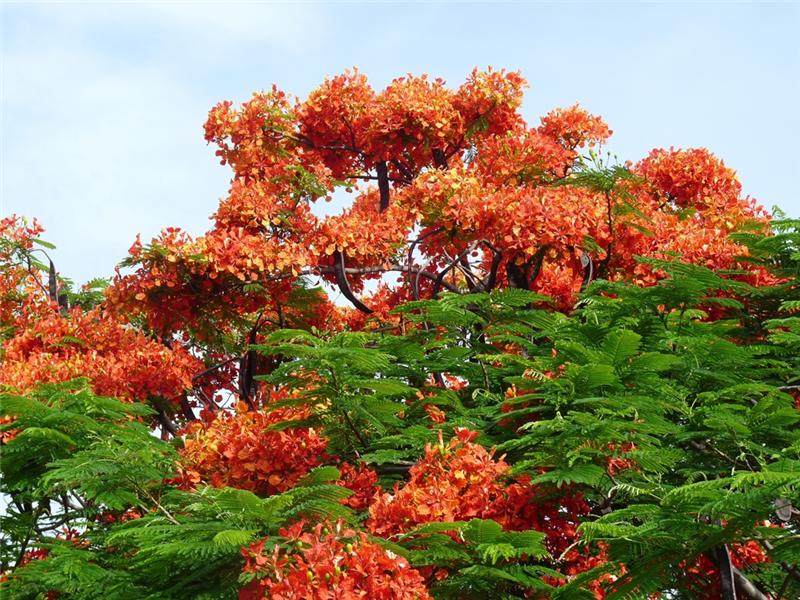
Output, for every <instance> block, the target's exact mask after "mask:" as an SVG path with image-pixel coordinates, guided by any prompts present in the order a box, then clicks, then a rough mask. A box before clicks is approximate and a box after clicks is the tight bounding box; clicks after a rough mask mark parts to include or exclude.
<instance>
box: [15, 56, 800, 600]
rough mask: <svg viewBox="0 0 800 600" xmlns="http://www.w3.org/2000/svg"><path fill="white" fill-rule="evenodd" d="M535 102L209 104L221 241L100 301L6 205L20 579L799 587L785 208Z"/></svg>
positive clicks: (22, 586)
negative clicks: (778, 216) (541, 110)
mask: <svg viewBox="0 0 800 600" xmlns="http://www.w3.org/2000/svg"><path fill="white" fill-rule="evenodd" d="M523 87H524V80H523V79H522V78H521V76H520V75H519V74H517V73H507V72H504V71H499V72H498V71H493V70H488V71H484V72H480V71H475V72H473V73H472V74H471V76H470V77H469V78H468V80H467V81H466V82H465V83H464V84H463V85H461V86H460V87H458V88H457V89H451V88H448V87H447V86H446V85H445V83H444V82H443V81H442V80H438V79H437V80H431V79H429V78H428V77H426V76H423V77H415V76H407V77H404V78H400V79H397V80H395V81H393V82H392V83H391V84H390V85H389V86H388V87H387V88H386V89H384V90H383V91H380V92H378V91H375V90H373V89H372V88H371V87H370V85H369V84H368V82H367V80H366V78H365V77H364V76H363V75H362V74H360V73H359V72H357V71H353V72H347V73H345V74H344V75H341V76H338V77H335V78H332V79H329V80H327V81H326V82H324V83H323V84H322V85H321V86H320V87H319V88H318V89H316V90H314V91H313V92H312V93H311V94H309V96H308V98H307V99H305V100H304V101H301V100H297V99H292V98H289V97H288V96H287V95H286V94H285V93H283V92H282V91H280V90H278V89H277V88H273V89H272V90H271V91H270V92H265V93H259V94H255V95H254V96H253V98H252V99H251V100H250V101H248V102H245V103H244V104H242V105H241V106H240V107H238V108H234V107H233V105H232V103H230V102H223V103H221V104H219V105H218V106H216V107H215V108H213V109H212V110H211V112H210V114H209V119H208V121H207V123H206V128H205V131H206V139H207V140H208V141H209V142H213V143H214V144H216V145H217V146H218V148H219V149H218V151H217V153H218V155H219V157H220V159H221V160H222V162H223V163H224V164H228V165H230V166H231V168H232V169H233V173H234V175H233V179H232V182H231V188H230V191H229V194H228V196H227V197H226V198H224V199H223V200H222V201H221V203H220V206H219V209H218V210H217V212H216V213H215V215H214V217H213V222H214V224H213V227H212V229H211V230H210V231H209V232H207V233H206V234H205V235H203V236H201V237H198V238H194V239H193V238H191V237H190V236H188V235H187V234H185V233H183V232H181V231H180V230H178V229H166V230H164V231H163V232H162V234H161V235H160V236H159V237H158V238H156V239H154V240H152V241H151V242H150V243H149V244H146V245H143V244H142V243H140V242H139V241H138V240H137V242H136V243H135V244H134V245H133V247H132V248H131V251H130V255H129V257H128V258H127V259H125V261H123V264H122V267H123V269H122V270H120V271H119V272H118V273H117V276H116V277H115V278H114V280H113V282H112V283H111V284H110V285H109V287H107V288H106V289H105V291H104V293H101V292H100V288H99V287H98V286H99V283H98V284H97V285H96V286H95V287H93V288H90V289H86V290H83V291H80V292H74V291H73V290H72V289H71V286H70V283H69V282H68V281H67V280H64V279H62V278H60V277H59V276H58V274H57V273H56V270H55V267H54V265H53V262H52V261H50V260H49V256H48V255H47V251H48V250H51V248H50V247H49V246H48V245H47V244H45V243H44V242H42V241H41V240H40V239H39V235H40V234H41V233H42V231H41V228H40V227H39V226H38V225H36V224H35V223H34V224H32V225H31V224H28V223H27V222H25V221H23V220H21V219H17V218H9V219H5V220H4V221H2V223H0V258H2V265H1V267H0V298H2V305H0V327H2V329H1V330H0V334H1V335H2V342H3V347H2V356H1V357H0V360H2V370H1V371H0V385H2V386H4V388H3V389H5V390H6V391H5V392H4V393H3V394H2V416H0V418H2V424H0V439H2V443H3V444H4V445H3V452H4V460H3V464H2V474H3V480H2V484H1V485H2V491H3V493H5V494H6V495H7V499H8V505H9V509H8V511H7V517H6V519H5V522H4V531H6V533H5V534H4V538H3V547H2V556H0V559H1V560H2V563H3V570H4V571H5V575H4V577H5V580H4V582H3V583H2V585H3V588H2V589H3V591H4V592H7V593H8V594H9V595H10V597H14V598H33V597H59V598H60V597H63V598H95V597H108V598H227V597H236V596H237V595H238V597H239V598H262V597H268V598H320V599H321V598H409V599H411V598H419V599H423V598H501V597H502V598H563V599H569V598H592V597H594V598H605V597H608V598H626V597H641V598H657V597H670V598H698V597H700V598H718V597H721V598H723V599H725V600H730V599H732V598H736V597H737V594H738V595H739V596H743V597H746V598H756V599H763V598H768V599H769V600H779V599H780V598H788V597H793V596H795V595H797V594H798V593H800V572H798V566H797V563H798V559H799V558H800V551H799V550H798V549H800V538H798V511H797V509H796V508H795V507H796V506H798V505H799V504H800V495H799V494H800V492H799V491H798V490H799V489H800V456H798V453H799V450H798V449H799V448H800V446H798V444H800V438H798V431H800V411H798V406H797V403H798V401H797V399H796V398H797V397H798V395H799V394H798V384H797V381H798V372H800V362H799V361H798V358H797V357H798V355H800V352H799V351H798V349H800V344H799V343H798V340H800V337H798V336H800V320H799V319H798V318H797V317H795V316H793V314H794V312H796V311H797V310H798V309H800V296H798V294H800V291H798V290H799V289H800V287H799V285H800V266H799V265H800V260H799V259H798V251H799V249H800V236H798V233H797V223H793V222H790V221H777V222H773V223H771V222H770V218H769V217H768V215H767V214H766V213H765V212H764V211H763V210H762V209H761V208H760V207H759V206H758V205H757V204H756V203H755V202H754V201H753V200H751V199H750V198H747V197H744V196H743V195H742V191H741V185H740V183H739V181H738V180H737V178H736V176H735V173H734V172H733V171H732V170H731V169H730V168H728V167H726V166H725V165H724V164H723V163H722V161H720V160H719V159H717V158H715V157H714V156H713V155H712V154H711V153H709V152H708V151H707V150H705V149H690V150H675V149H670V150H663V149H658V150H654V151H652V152H651V153H650V154H649V155H648V156H647V157H645V158H644V159H642V160H640V161H639V162H637V163H625V164H617V163H613V162H609V160H608V159H603V158H601V154H600V152H599V146H600V145H601V144H602V143H603V142H604V141H605V140H606V139H607V138H608V137H609V135H610V134H611V131H610V130H609V128H608V126H607V125H606V124H605V123H604V122H603V121H602V120H601V119H600V118H599V117H597V116H593V115H591V114H589V113H587V112H586V111H584V110H583V109H581V108H580V107H578V106H577V105H576V106H573V107H570V108H567V109H557V110H554V111H552V112H551V113H549V114H548V115H546V116H544V117H542V119H541V120H540V122H539V123H538V124H536V125H535V126H530V125H528V124H527V123H526V122H525V120H524V119H523V118H522V116H521V114H520V110H519V109H520V105H521V101H522V89H523ZM332 198H334V199H335V200H336V201H337V202H339V201H341V200H345V201H346V200H348V199H349V200H350V203H349V205H347V206H346V207H345V208H344V210H343V211H342V212H341V214H324V215H323V214H322V212H324V211H323V210H321V209H319V208H317V207H315V203H317V202H318V201H320V200H330V199H332ZM322 285H324V286H327V288H328V289H333V290H334V293H338V294H340V295H341V296H342V297H343V298H344V299H345V300H346V301H347V303H348V306H342V303H338V304H337V303H336V302H333V301H331V300H330V299H329V295H328V294H327V293H326V291H325V289H324V287H320V286H322ZM154 431H155V432H157V433H158V434H159V435H158V436H153V435H152V433H153V432H154ZM158 437H161V438H162V439H161V440H159V439H158Z"/></svg>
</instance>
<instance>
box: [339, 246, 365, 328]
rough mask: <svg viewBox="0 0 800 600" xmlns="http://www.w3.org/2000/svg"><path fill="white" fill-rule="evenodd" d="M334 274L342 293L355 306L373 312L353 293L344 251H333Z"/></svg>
mask: <svg viewBox="0 0 800 600" xmlns="http://www.w3.org/2000/svg"><path fill="white" fill-rule="evenodd" d="M333 274H334V276H335V277H336V283H337V285H338V286H339V289H340V290H341V291H342V294H344V297H345V298H347V299H348V300H350V302H351V303H352V304H353V306H355V307H356V308H357V309H358V310H360V311H361V312H363V313H366V314H371V313H372V309H371V308H369V307H368V306H367V305H366V304H364V303H363V302H361V300H359V299H358V298H356V295H355V294H354V293H353V290H352V288H351V287H350V282H349V281H347V270H346V268H345V265H344V252H339V251H338V250H336V251H335V252H334V253H333Z"/></svg>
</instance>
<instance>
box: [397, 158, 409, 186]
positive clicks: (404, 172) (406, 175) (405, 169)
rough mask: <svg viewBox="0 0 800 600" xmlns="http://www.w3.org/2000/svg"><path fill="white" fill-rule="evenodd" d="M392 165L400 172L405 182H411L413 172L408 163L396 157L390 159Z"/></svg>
mask: <svg viewBox="0 0 800 600" xmlns="http://www.w3.org/2000/svg"><path fill="white" fill-rule="evenodd" d="M392 166H393V167H394V168H395V169H397V170H398V171H399V172H400V175H402V176H403V178H404V179H405V182H406V183H411V182H412V181H413V180H414V173H413V172H412V171H411V169H409V168H408V165H406V164H405V163H403V162H402V161H400V160H397V159H396V158H393V159H392Z"/></svg>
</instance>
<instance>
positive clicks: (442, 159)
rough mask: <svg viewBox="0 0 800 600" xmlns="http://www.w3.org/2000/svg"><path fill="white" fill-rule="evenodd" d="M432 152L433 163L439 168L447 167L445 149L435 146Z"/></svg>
mask: <svg viewBox="0 0 800 600" xmlns="http://www.w3.org/2000/svg"><path fill="white" fill-rule="evenodd" d="M431 154H432V155H433V165H434V166H435V167H436V168H437V169H446V168H447V157H446V156H445V154H444V150H442V149H441V148H434V149H433V150H431Z"/></svg>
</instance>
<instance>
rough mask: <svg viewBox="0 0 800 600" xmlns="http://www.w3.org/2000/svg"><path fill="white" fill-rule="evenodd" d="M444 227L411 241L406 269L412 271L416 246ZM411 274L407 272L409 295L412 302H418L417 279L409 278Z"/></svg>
mask: <svg viewBox="0 0 800 600" xmlns="http://www.w3.org/2000/svg"><path fill="white" fill-rule="evenodd" d="M443 229H444V227H436V228H435V229H432V230H430V231H428V232H427V233H425V234H423V235H421V236H419V237H418V238H417V239H415V240H413V241H412V242H411V243H410V244H409V246H408V253H407V254H406V256H407V258H406V265H407V266H406V268H407V269H409V270H410V269H412V268H413V265H414V249H415V248H416V247H417V244H419V243H420V242H422V241H423V240H425V239H427V238H429V237H431V236H432V235H436V234H437V233H439V232H441V231H442V230H443ZM411 275H412V273H410V272H409V278H408V279H409V283H410V284H411V293H412V294H413V297H414V300H419V277H411Z"/></svg>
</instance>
